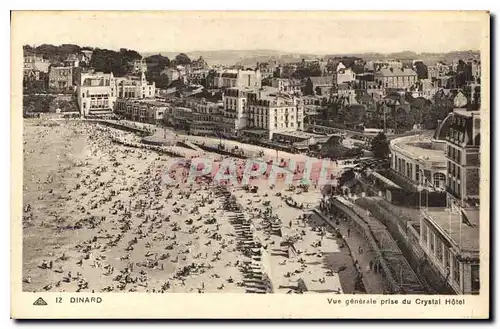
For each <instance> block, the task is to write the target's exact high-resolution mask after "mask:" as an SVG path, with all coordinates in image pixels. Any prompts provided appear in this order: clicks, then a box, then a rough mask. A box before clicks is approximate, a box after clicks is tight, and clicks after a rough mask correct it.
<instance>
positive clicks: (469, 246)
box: [426, 208, 479, 252]
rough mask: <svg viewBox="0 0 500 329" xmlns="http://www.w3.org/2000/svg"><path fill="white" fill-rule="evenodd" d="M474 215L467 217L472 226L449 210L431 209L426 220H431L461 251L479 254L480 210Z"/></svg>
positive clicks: (427, 212)
mask: <svg viewBox="0 0 500 329" xmlns="http://www.w3.org/2000/svg"><path fill="white" fill-rule="evenodd" d="M468 213H469V212H468ZM472 213H475V214H476V215H470V214H468V217H467V219H468V220H469V222H470V223H471V224H472V226H470V225H467V224H466V223H464V222H463V221H462V219H461V215H460V214H454V213H452V212H451V211H450V210H449V209H448V208H429V209H428V210H427V211H426V214H427V216H426V218H430V219H431V221H432V222H434V223H435V224H436V225H437V226H438V227H439V229H440V231H441V232H442V233H443V234H444V236H445V237H446V238H447V239H448V240H449V241H451V242H452V243H453V244H454V245H455V246H456V247H458V248H459V249H460V250H461V251H469V252H479V209H478V210H475V211H472Z"/></svg>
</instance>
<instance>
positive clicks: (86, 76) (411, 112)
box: [23, 44, 485, 295]
mask: <svg viewBox="0 0 500 329" xmlns="http://www.w3.org/2000/svg"><path fill="white" fill-rule="evenodd" d="M458 54H460V55H458ZM188 55H189V54H186V53H179V54H178V55H177V56H175V57H174V58H168V57H166V56H163V55H162V54H155V55H150V56H142V55H141V54H139V53H138V52H137V51H135V50H131V49H125V48H122V49H120V50H119V51H113V50H107V49H99V48H92V47H80V46H77V45H69V44H63V45H61V46H53V45H48V44H42V45H39V46H35V45H32V46H30V45H26V46H25V47H24V67H23V72H24V75H23V77H24V79H23V117H24V168H23V170H24V171H23V173H24V174H23V177H24V182H23V191H24V200H23V232H24V241H23V249H24V250H23V252H24V256H23V257H24V259H23V290H24V291H72V292H111V291H130V292H134V291H138V292H151V293H166V292H193V293H205V292H207V293H217V292H243V293H244V292H246V293H332V292H333V293H338V294H352V293H355V294H459V295H462V294H478V293H479V291H480V277H479V268H480V267H479V266H480V264H479V250H480V248H479V222H480V218H479V206H480V202H479V190H480V189H479V185H480V179H479V178H480V169H481V163H480V146H481V145H480V144H481V131H480V130H481V129H480V126H481V111H483V110H484V106H485V104H481V58H480V56H479V52H473V51H468V52H457V56H456V58H455V59H453V60H452V61H449V62H445V61H444V60H437V61H436V60H433V61H429V60H427V59H421V58H419V57H416V58H411V59H410V58H406V57H405V58H390V57H383V58H382V57H381V58H376V59H374V58H361V57H357V56H343V55H332V56H317V57H313V56H310V57H308V58H304V57H302V58H297V59H296V60H293V61H290V60H289V59H287V60H283V59H280V58H269V60H268V61H262V60H261V59H259V61H258V62H256V63H255V65H252V66H247V65H242V64H239V63H237V62H235V63H234V65H216V64H211V63H209V62H207V61H206V60H205V59H204V58H203V57H201V56H200V57H198V58H190V57H189V56H188ZM179 159H182V161H183V162H182V164H180V165H178V164H179V162H178V160H179ZM174 160H175V161H177V162H176V165H175V166H172V163H173V162H172V161H174ZM221 168H222V169H221ZM261 169H262V170H261ZM165 177H167V178H168V179H167V180H166V179H165ZM167 181H168V182H167Z"/></svg>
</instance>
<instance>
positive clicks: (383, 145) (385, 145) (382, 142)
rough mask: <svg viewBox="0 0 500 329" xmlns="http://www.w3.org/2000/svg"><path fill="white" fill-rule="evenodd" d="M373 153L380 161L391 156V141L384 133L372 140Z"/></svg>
mask: <svg viewBox="0 0 500 329" xmlns="http://www.w3.org/2000/svg"><path fill="white" fill-rule="evenodd" d="M371 151H372V152H373V154H374V155H375V157H376V158H378V159H385V158H387V157H388V156H389V153H390V151H389V141H388V140H387V136H385V134H384V133H383V132H380V133H378V135H377V136H375V138H373V140H372V145H371Z"/></svg>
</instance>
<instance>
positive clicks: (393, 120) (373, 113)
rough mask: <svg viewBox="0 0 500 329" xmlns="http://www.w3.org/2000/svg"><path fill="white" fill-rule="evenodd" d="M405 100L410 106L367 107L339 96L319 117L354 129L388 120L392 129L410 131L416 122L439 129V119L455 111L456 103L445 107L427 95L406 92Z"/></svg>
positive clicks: (374, 125) (386, 123) (377, 104)
mask: <svg viewBox="0 0 500 329" xmlns="http://www.w3.org/2000/svg"><path fill="white" fill-rule="evenodd" d="M401 100H402V101H406V102H408V103H409V106H408V105H406V106H405V107H402V106H399V105H390V104H385V103H384V102H377V103H374V104H371V105H367V106H365V105H359V104H353V105H348V104H347V99H346V98H343V97H338V98H334V99H332V100H330V101H329V103H328V104H327V105H326V106H325V107H324V108H323V111H322V113H321V115H320V116H319V117H318V119H320V120H321V121H324V122H326V123H334V124H336V125H342V126H344V127H347V128H351V129H352V128H355V127H356V126H358V125H364V126H365V127H370V128H379V129H382V128H384V119H385V127H386V128H388V129H389V128H392V129H397V130H410V129H412V127H413V126H414V125H415V124H421V125H422V126H423V128H424V129H435V128H436V127H437V123H438V120H443V119H444V118H446V116H447V115H448V113H449V112H450V111H452V110H453V106H452V105H450V106H443V105H442V104H436V103H433V102H431V101H430V100H427V99H424V98H413V97H411V96H410V95H406V96H405V97H404V98H402V99H401ZM384 113H385V114H384ZM384 116H385V118H384Z"/></svg>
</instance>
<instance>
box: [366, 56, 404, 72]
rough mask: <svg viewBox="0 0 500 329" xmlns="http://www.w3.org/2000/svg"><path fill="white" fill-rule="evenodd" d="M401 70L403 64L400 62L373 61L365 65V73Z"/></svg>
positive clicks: (391, 60)
mask: <svg viewBox="0 0 500 329" xmlns="http://www.w3.org/2000/svg"><path fill="white" fill-rule="evenodd" d="M391 68H392V69H393V70H401V69H402V68H403V63H402V62H401V61H400V60H393V59H390V60H373V61H368V62H366V63H365V66H364V69H365V71H370V72H376V71H380V70H382V69H391Z"/></svg>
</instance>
